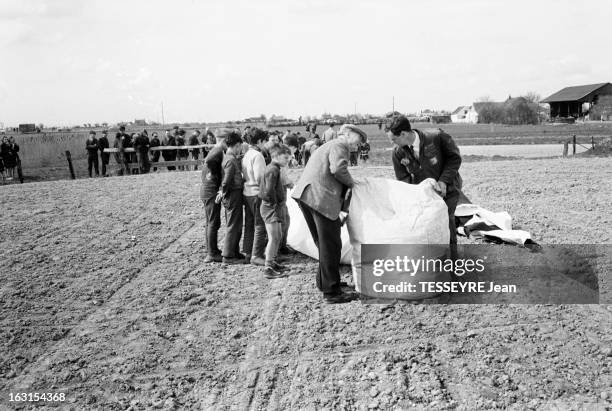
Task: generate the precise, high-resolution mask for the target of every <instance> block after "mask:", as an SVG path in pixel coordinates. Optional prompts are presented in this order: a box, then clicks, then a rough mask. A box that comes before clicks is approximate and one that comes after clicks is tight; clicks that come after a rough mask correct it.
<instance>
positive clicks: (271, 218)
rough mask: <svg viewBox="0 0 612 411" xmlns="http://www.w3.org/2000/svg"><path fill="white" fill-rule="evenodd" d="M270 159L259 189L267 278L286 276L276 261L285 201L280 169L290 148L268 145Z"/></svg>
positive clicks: (286, 161)
mask: <svg viewBox="0 0 612 411" xmlns="http://www.w3.org/2000/svg"><path fill="white" fill-rule="evenodd" d="M270 157H271V158H272V161H271V162H270V164H268V166H266V171H265V175H264V178H263V180H262V183H261V187H260V190H259V196H260V197H261V217H262V219H263V221H264V223H265V225H266V232H267V234H268V244H267V245H266V258H265V268H264V275H265V277H266V278H268V279H276V278H282V277H286V274H283V273H281V270H283V269H284V268H285V267H283V266H282V265H280V264H279V263H278V262H277V256H278V250H279V247H280V242H281V241H282V236H283V230H282V223H283V219H282V210H281V208H282V204H283V203H286V201H287V192H286V190H285V187H284V186H283V181H282V176H281V169H283V168H285V167H287V164H288V163H289V160H290V158H291V150H290V149H289V147H287V146H283V145H280V144H277V145H274V146H272V147H270Z"/></svg>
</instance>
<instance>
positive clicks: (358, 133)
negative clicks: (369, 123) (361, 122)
mask: <svg viewBox="0 0 612 411" xmlns="http://www.w3.org/2000/svg"><path fill="white" fill-rule="evenodd" d="M340 135H343V136H345V137H346V139H347V141H348V143H349V146H350V147H351V148H352V149H355V148H356V147H359V145H360V144H362V143H365V142H366V141H368V135H367V134H366V133H365V131H363V130H361V129H360V128H359V127H356V126H354V125H353V124H344V125H343V126H342V127H341V128H340Z"/></svg>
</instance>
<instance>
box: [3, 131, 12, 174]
mask: <svg viewBox="0 0 612 411" xmlns="http://www.w3.org/2000/svg"><path fill="white" fill-rule="evenodd" d="M10 151H11V147H10V145H9V140H8V137H7V136H4V137H2V144H0V163H2V178H4V176H5V173H6V178H7V179H8V180H12V179H13V177H12V175H11V174H10V173H9V169H8V167H9V164H10V156H11V154H10Z"/></svg>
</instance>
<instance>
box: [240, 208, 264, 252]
mask: <svg viewBox="0 0 612 411" xmlns="http://www.w3.org/2000/svg"><path fill="white" fill-rule="evenodd" d="M260 206H261V199H260V198H259V196H248V197H247V196H245V197H244V240H243V241H242V252H243V253H244V254H246V255H250V256H252V257H261V258H264V251H265V248H266V225H265V224H264V221H263V219H262V218H261V212H260V211H259V208H260Z"/></svg>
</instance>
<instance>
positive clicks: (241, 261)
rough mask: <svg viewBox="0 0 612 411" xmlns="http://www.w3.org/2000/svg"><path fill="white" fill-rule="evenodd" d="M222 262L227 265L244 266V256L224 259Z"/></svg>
mask: <svg viewBox="0 0 612 411" xmlns="http://www.w3.org/2000/svg"><path fill="white" fill-rule="evenodd" d="M241 255H242V254H241ZM222 262H223V263H225V264H244V256H242V257H223V259H222Z"/></svg>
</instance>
